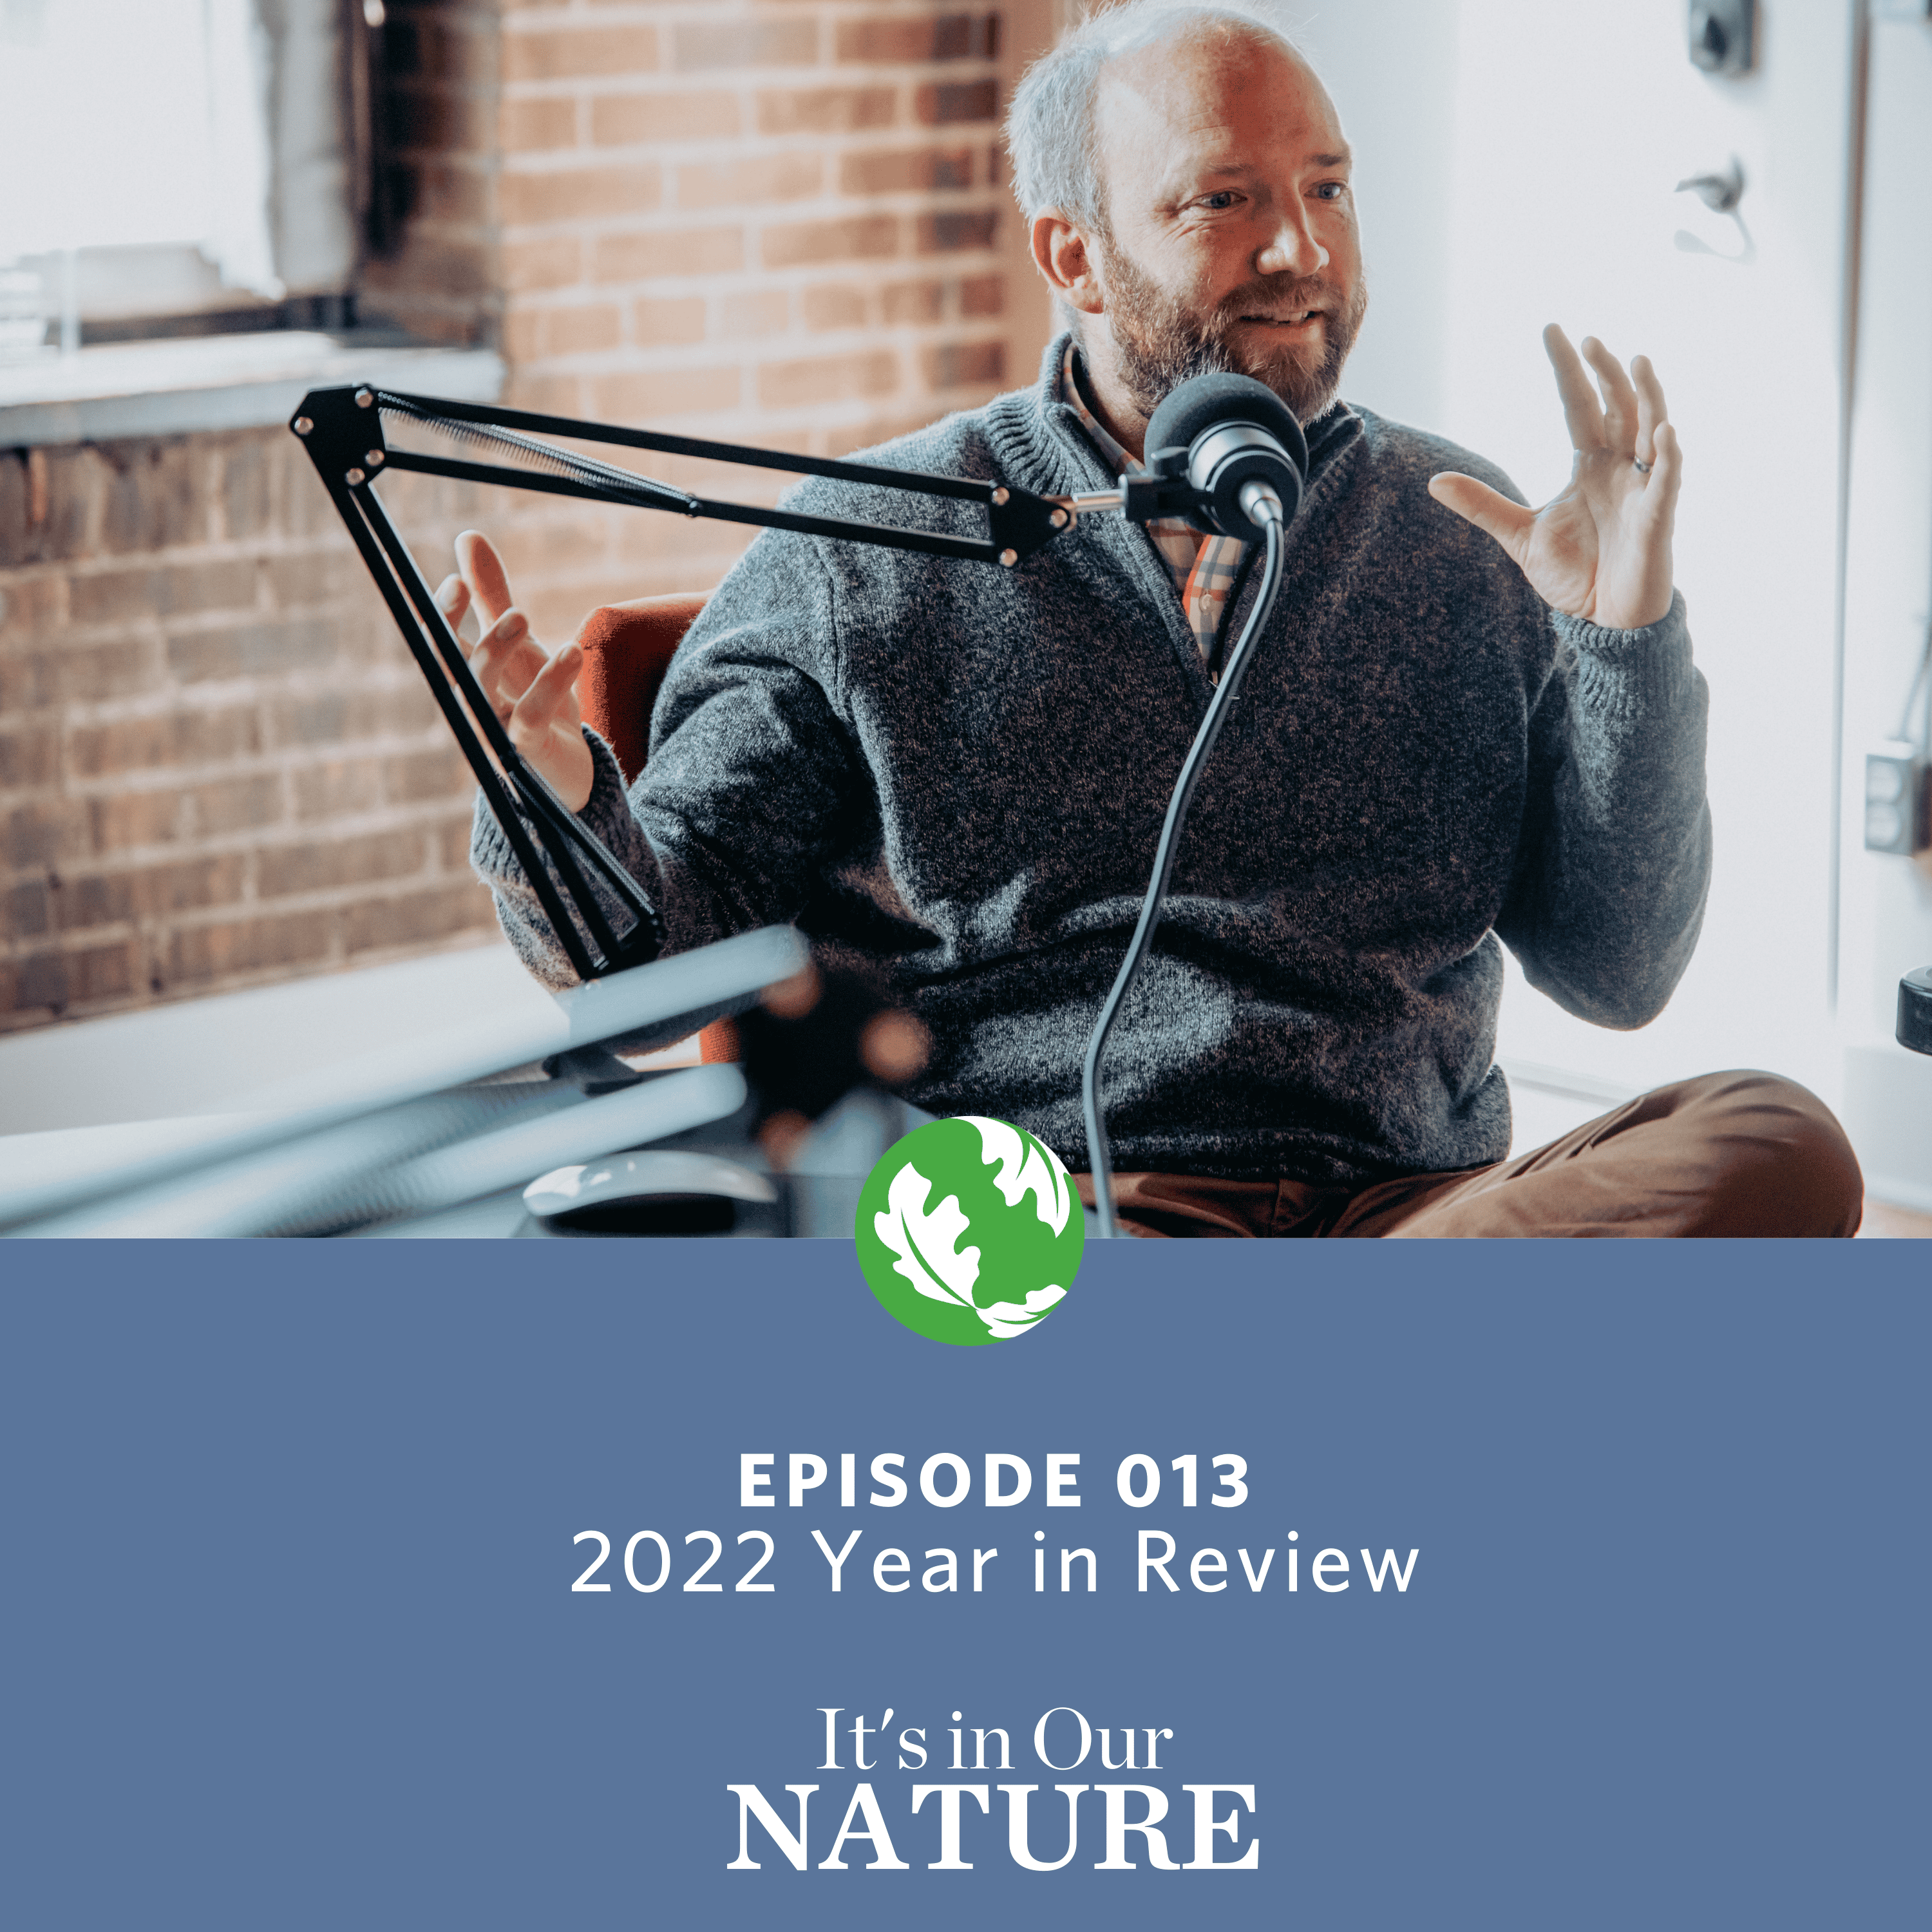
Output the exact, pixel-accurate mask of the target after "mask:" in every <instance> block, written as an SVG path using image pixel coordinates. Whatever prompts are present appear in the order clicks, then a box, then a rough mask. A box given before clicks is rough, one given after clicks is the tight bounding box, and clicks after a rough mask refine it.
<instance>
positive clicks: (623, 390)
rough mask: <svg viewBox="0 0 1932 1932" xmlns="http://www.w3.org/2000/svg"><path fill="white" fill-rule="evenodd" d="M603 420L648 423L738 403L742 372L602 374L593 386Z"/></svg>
mask: <svg viewBox="0 0 1932 1932" xmlns="http://www.w3.org/2000/svg"><path fill="white" fill-rule="evenodd" d="M591 394H592V397H593V398H594V399H595V415H596V416H597V419H598V420H599V421H600V422H603V421H610V422H620V423H624V422H640V423H647V422H651V421H652V420H653V419H655V418H657V417H659V416H693V415H697V414H700V413H711V412H713V411H716V410H734V409H736V407H738V372H737V371H736V369H735V368H731V369H677V370H665V371H663V372H662V373H661V374H651V375H643V374H629V375H622V376H600V377H598V378H597V380H595V383H592V386H591Z"/></svg>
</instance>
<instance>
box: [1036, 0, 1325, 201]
mask: <svg viewBox="0 0 1932 1932" xmlns="http://www.w3.org/2000/svg"><path fill="white" fill-rule="evenodd" d="M1264 5H1265V0H1124V4H1123V5H1119V6H1115V7H1108V8H1106V10H1104V11H1100V12H1094V13H1089V14H1088V17H1086V18H1085V20H1082V22H1081V23H1080V24H1079V26H1077V27H1076V28H1074V29H1073V31H1072V32H1071V33H1070V34H1067V36H1066V37H1065V38H1064V40H1061V43H1060V44H1059V45H1058V46H1057V47H1055V48H1054V49H1052V52H1049V53H1046V54H1043V55H1041V56H1040V58H1039V59H1038V60H1037V61H1035V62H1034V64H1033V65H1032V66H1031V67H1030V68H1028V69H1027V71H1026V72H1025V74H1023V75H1022V76H1021V77H1020V83H1019V86H1018V87H1017V88H1016V89H1014V91H1013V109H1012V111H1011V112H1010V113H1009V114H1008V115H1007V154H1008V156H1009V157H1010V159H1011V161H1012V163H1013V198H1014V199H1015V200H1016V201H1017V202H1019V205H1020V211H1021V212H1022V214H1025V217H1027V219H1028V220H1029V221H1031V220H1032V219H1033V218H1034V216H1035V215H1037V214H1039V213H1040V211H1041V210H1042V209H1043V208H1058V209H1059V210H1060V211H1061V213H1062V214H1064V215H1066V216H1067V217H1068V219H1069V220H1073V221H1075V222H1079V223H1083V224H1085V225H1086V226H1091V227H1094V228H1096V229H1099V230H1100V232H1101V233H1103V234H1104V233H1106V230H1107V210H1106V199H1105V196H1104V195H1103V193H1102V185H1101V181H1100V138H1099V135H1098V133H1097V130H1096V128H1095V125H1094V99H1095V97H1096V96H1097V95H1098V94H1099V92H1100V76H1101V73H1102V71H1103V69H1104V68H1106V66H1107V65H1108V64H1109V62H1112V61H1115V60H1118V59H1119V58H1121V55H1124V54H1130V53H1134V52H1138V51H1139V49H1141V48H1142V47H1148V46H1154V45H1155V44H1156V43H1158V42H1160V41H1162V40H1169V39H1178V37H1181V35H1182V34H1189V33H1196V32H1201V33H1208V34H1214V35H1216V36H1217V37H1220V38H1223V39H1226V40H1253V41H1256V42H1259V43H1263V44H1265V45H1271V46H1279V47H1283V48H1285V49H1286V50H1287V51H1288V52H1290V53H1292V54H1297V55H1298V49H1297V48H1296V46H1295V43H1294V42H1293V41H1292V40H1290V39H1289V37H1288V36H1287V35H1286V34H1284V33H1283V31H1281V29H1280V28H1279V27H1277V26H1276V25H1275V24H1274V22H1273V21H1272V20H1270V19H1269V18H1268V16H1267V14H1266V13H1265V12H1264V11H1263V10H1262V8H1263V6H1264Z"/></svg>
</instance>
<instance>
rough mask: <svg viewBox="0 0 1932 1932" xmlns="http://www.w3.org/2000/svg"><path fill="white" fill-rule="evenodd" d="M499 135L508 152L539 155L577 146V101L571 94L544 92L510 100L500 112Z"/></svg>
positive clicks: (498, 121)
mask: <svg viewBox="0 0 1932 1932" xmlns="http://www.w3.org/2000/svg"><path fill="white" fill-rule="evenodd" d="M496 138H497V139H498V141H499V142H501V144H502V148H503V150H504V151H505V153H506V154H538V153H542V152H544V151H546V150H547V149H549V148H574V147H575V146H576V145H577V103H576V102H575V101H574V100H571V99H570V98H568V96H559V95H540V96H538V98H536V99H535V100H527V101H505V102H504V103H503V104H502V108H501V110H500V111H499V115H498V118H497V123H496Z"/></svg>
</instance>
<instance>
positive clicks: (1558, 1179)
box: [1075, 1073, 1864, 1238]
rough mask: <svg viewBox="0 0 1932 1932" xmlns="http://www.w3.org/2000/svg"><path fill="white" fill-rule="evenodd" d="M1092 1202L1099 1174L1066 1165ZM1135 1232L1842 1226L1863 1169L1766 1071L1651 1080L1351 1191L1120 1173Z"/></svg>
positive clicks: (1847, 1222) (1125, 1213)
mask: <svg viewBox="0 0 1932 1932" xmlns="http://www.w3.org/2000/svg"><path fill="white" fill-rule="evenodd" d="M1075 1178H1076V1181H1077V1182H1078V1184H1079V1189H1080V1198H1081V1199H1082V1200H1083V1201H1085V1202H1086V1203H1087V1205H1088V1206H1089V1207H1090V1208H1091V1206H1092V1205H1094V1185H1093V1181H1092V1179H1091V1177H1090V1176H1088V1175H1084V1174H1082V1175H1076V1177H1075ZM1114 1205H1115V1211H1116V1212H1117V1213H1118V1214H1119V1216H1120V1217H1121V1226H1123V1227H1124V1229H1126V1230H1127V1232H1129V1233H1130V1234H1133V1235H1144V1236H1147V1237H1150V1238H1161V1237H1163V1236H1170V1235H1211V1236H1221V1237H1229V1236H1253V1235H1414V1236H1417V1237H1440V1236H1444V1235H1546V1236H1547V1235H1570V1236H1580V1235H1676V1236H1682V1235H1786V1236H1790V1235H1854V1234H1855V1233H1857V1232H1858V1221H1859V1218H1860V1217H1861V1215H1862V1214H1863V1212H1864V1178H1863V1177H1862V1176H1861V1175H1860V1174H1859V1172H1858V1157H1857V1156H1856V1155H1855V1154H1853V1153H1852V1148H1851V1143H1850V1142H1849V1141H1847V1140H1846V1139H1845V1133H1844V1130H1843V1128H1842V1127H1840V1126H1839V1125H1838V1122H1837V1121H1835V1119H1833V1118H1832V1114H1831V1111H1830V1109H1828V1108H1827V1107H1826V1106H1825V1104H1824V1103H1823V1101H1821V1100H1819V1099H1818V1098H1817V1097H1816V1096H1815V1095H1814V1094H1808V1093H1807V1092H1806V1091H1805V1089H1804V1088H1802V1087H1800V1086H1797V1085H1795V1084H1794V1083H1793V1082H1790V1081H1789V1080H1782V1079H1779V1078H1778V1076H1776V1075H1775V1074H1772V1073H1707V1074H1706V1075H1704V1076H1703V1077H1702V1078H1701V1079H1696V1080H1683V1081H1679V1082H1678V1083H1677V1085H1675V1086H1673V1087H1660V1088H1658V1090H1657V1091H1656V1092H1655V1093H1654V1094H1641V1095H1640V1096H1639V1097H1637V1099H1636V1100H1632V1101H1631V1102H1629V1103H1627V1104H1626V1105H1625V1106H1622V1107H1619V1108H1618V1109H1617V1110H1616V1112H1614V1113H1611V1114H1606V1115H1604V1116H1603V1117H1602V1118H1601V1119H1600V1120H1595V1121H1589V1122H1588V1123H1587V1124H1585V1125H1584V1126H1583V1127H1579V1128H1577V1130H1576V1131H1575V1132H1574V1133H1569V1134H1565V1136H1563V1138H1562V1139H1561V1140H1559V1141H1552V1142H1550V1145H1548V1146H1547V1147H1544V1148H1538V1149H1537V1150H1536V1151H1535V1153H1533V1154H1519V1155H1517V1157H1516V1158H1515V1159H1514V1160H1504V1161H1499V1162H1497V1163H1496V1165H1495V1166H1493V1167H1475V1168H1467V1169H1464V1170H1463V1172H1460V1173H1457V1174H1412V1175H1406V1176H1405V1177H1404V1178H1403V1179H1401V1180H1400V1181H1382V1182H1380V1183H1379V1184H1377V1185H1376V1186H1374V1187H1366V1188H1363V1189H1361V1190H1350V1189H1349V1188H1346V1187H1320V1186H1316V1185H1314V1184H1311V1183H1310V1182H1307V1181H1217V1180H1216V1179H1214V1178H1212V1177H1211V1176H1208V1175H1190V1174H1118V1175H1115V1177H1114Z"/></svg>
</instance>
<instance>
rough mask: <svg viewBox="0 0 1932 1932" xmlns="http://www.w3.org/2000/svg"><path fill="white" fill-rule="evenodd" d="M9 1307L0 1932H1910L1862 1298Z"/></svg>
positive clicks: (1878, 1434) (1883, 1378)
mask: <svg viewBox="0 0 1932 1932" xmlns="http://www.w3.org/2000/svg"><path fill="white" fill-rule="evenodd" d="M7 1264H8V1265H7V1277H6V1283H5V1292H4V1298H0V1309H4V1314H5V1352H4V1360H5V1369H4V1376H5V1382H4V1391H5V1400H4V1415H0V1430H4V1442H5V1459H6V1469H7V1519H8V1520H7V1528H6V1532H5V1555H6V1559H7V1572H8V1577H9V1581H8V1585H7V1593H6V1602H7V1615H6V1619H5V1622H6V1626H7V1646H6V1648H7V1667H6V1668H7V1683H8V1688H7V1697H6V1710H5V1726H4V1728H5V1736H6V1745H5V1761H6V1763H7V1785H8V1789H7V1793H6V1795H5V1818H6V1835H7V1840H8V1841H9V1842H8V1846H7V1852H6V1855H5V1871H4V1875H0V1900H4V1915H5V1918H7V1921H9V1922H10V1923H12V1924H17V1925H20V1926H23V1927H28V1926H30V1927H34V1932H55V1928H64V1927H110V1926H111V1927H127V1926H133V1925H140V1926H142V1927H160V1926H175V1925H179V1926H183V1927H190V1926H191V1927H195V1928H196V1932H218V1929H219V1928H227V1927H236V1928H242V1927H247V1928H250V1932H258V1928H261V1927H277V1928H281V1932H293V1928H306V1927H317V1928H321V1927H328V1928H330V1932H338V1928H341V1927H345V1926H352V1925H353V1926H355V1927H359V1928H372V1927H392V1926H393V1927H411V1928H417V1927H424V1926H427V1925H452V1926H454V1925H461V1926H463V1927H477V1928H481V1927H539V1926H541V1927H550V1926H554V1925H559V1924H571V1923H577V1922H582V1923H585V1924H637V1925H649V1926H653V1927H655V1926H665V1927H670V1926H677V1927H682V1926H703V1927H741V1926H742V1927H752V1926H768V1925H772V1924H782V1925H785V1926H787V1927H815V1926H820V1925H823V1926H828V1927H829V1926H834V1925H837V1926H841V1927H871V1926H878V1927H885V1926H888V1925H890V1926H893V1927H903V1926H915V1927H919V1928H921V1932H927V1928H931V1932H941V1928H946V1927H968V1926H976V1927H977V1926H980V1925H982V1924H987V1923H989V1922H991V1923H1004V1924H1008V1925H1012V1926H1016V1927H1033V1926H1046V1925H1049V1924H1054V1925H1062V1924H1075V1925H1106V1926H1109V1927H1123V1928H1127V1927H1156V1926H1159V1927H1172V1926H1175V1925H1177V1924H1180V1925H1187V1924H1214V1925H1217V1926H1226V1927H1249V1926H1253V1927H1264V1926H1265V1927H1282V1926H1284V1925H1294V1924H1310V1925H1313V1924H1331V1925H1343V1926H1349V1927H1405V1928H1407V1927H1416V1926H1420V1925H1427V1926H1431V1927H1442V1926H1463V1925H1468V1926H1480V1927H1485V1928H1489V1932H1496V1928H1503V1927H1525V1928H1529V1927H1536V1928H1545V1927H1551V1926H1556V1925H1561V1926H1564V1927H1606V1928H1610V1927H1615V1928H1617V1932H1626V1929H1627V1928H1628V1927H1631V1926H1633V1925H1638V1924H1641V1925H1644V1926H1646V1927H1657V1926H1665V1927H1670V1926H1684V1927H1700V1928H1702V1927H1710V1926H1712V1925H1716V1924H1725V1925H1749V1926H1751V1927H1759V1928H1762V1927H1785V1926H1790V1927H1808V1928H1809V1927H1820V1926H1824V1925H1860V1926H1878V1925H1883V1924H1903V1923H1906V1922H1912V1921H1916V1920H1917V1919H1918V1918H1920V1917H1921V1915H1922V1913H1923V1910H1924V1903H1923V1895H1922V1885H1921V1877H1922V1870H1921V1868H1922V1862H1923V1859H1922V1846H1923V1831H1924V1824H1923V1821H1924V1815H1925V1807H1926V1803H1927V1797H1928V1795H1932V1794H1929V1793H1928V1790H1927V1784H1928V1778H1927V1771H1926V1758H1925V1752H1924V1737H1925V1736H1926V1733H1927V1718H1928V1715H1932V1712H1928V1709H1927V1703H1928V1700H1927V1677H1928V1667H1927V1644H1926V1643H1925V1640H1924V1625H1925V1617H1926V1608H1925V1606H1926V1598H1927V1555H1926V1540H1925V1537H1924V1514H1925V1500H1926V1490H1927V1484H1926V1472H1927V1467H1928V1458H1927V1405H1926V1402H1925V1399H1924V1375H1925V1366H1926V1363H1927V1359H1928V1348H1927V1344H1928V1342H1932V1322H1928V1314H1927V1295H1926V1294H1925V1292H1924V1280H1923V1277H1922V1274H1921V1273H1920V1272H1919V1271H1920V1269H1921V1268H1922V1261H1921V1260H1920V1259H1919V1258H1918V1256H1917V1255H1916V1252H1915V1250H1913V1249H1912V1247H1910V1246H1909V1244H1883V1243H1867V1244H1858V1245H1857V1246H1856V1247H1852V1246H1851V1245H1849V1244H1843V1245H1838V1246H1830V1247H1828V1246H1826V1245H1825V1244H1819V1245H1818V1246H1817V1247H1815V1248H1811V1247H1808V1248H1799V1247H1796V1246H1790V1247H1775V1246H1772V1245H1771V1244H1754V1245H1745V1244H1738V1245H1730V1244H1707V1245H1702V1246H1691V1245H1685V1246H1682V1247H1668V1246H1666V1245H1664V1244H1655V1245H1651V1244H1643V1245H1625V1244H1601V1245H1592V1244H1577V1245H1574V1246H1561V1247H1559V1246H1556V1245H1544V1244H1520V1245H1508V1244H1494V1245H1490V1244H1474V1243H1472V1244H1464V1245H1458V1246H1450V1245H1436V1244H1421V1243H1415V1244H1412V1243H1399V1244H1398V1243H1390V1244H1374V1243H1363V1244H1352V1243H1336V1244H1292V1243H1289V1244H1271V1245H1261V1246H1250V1245H1248V1244H1235V1243H1226V1244H1213V1245H1208V1244H1196V1245H1193V1246H1190V1247H1187V1248H1186V1249H1181V1248H1179V1247H1172V1246H1168V1245H1165V1244H1135V1243H1130V1242H1126V1241H1122V1242H1118V1243H1113V1244H1094V1246H1093V1247H1091V1249H1090V1251H1089V1252H1088V1255H1087V1257H1086V1259H1085V1264H1084V1265H1083V1266H1082V1269H1081V1272H1080V1276H1079V1282H1078V1284H1077V1286H1076V1288H1075V1289H1074V1291H1073V1293H1072V1294H1071V1295H1069V1296H1068V1297H1067V1300H1066V1301H1065V1303H1064V1306H1062V1307H1059V1308H1058V1310H1056V1311H1055V1313H1054V1314H1053V1316H1052V1319H1050V1320H1049V1321H1046V1322H1043V1323H1041V1324H1040V1326H1039V1328H1037V1331H1030V1332H1028V1333H1025V1334H1022V1335H1021V1336H1019V1337H1017V1338H1016V1339H1014V1340H1010V1341H1006V1342H1001V1343H999V1344H998V1346H991V1347H975V1348H970V1349H968V1348H953V1347H948V1346H944V1345H943V1344H941V1343H937V1342H934V1341H931V1340H926V1338H925V1337H922V1336H920V1335H919V1334H915V1333H913V1332H912V1331H910V1330H908V1329H907V1328H902V1327H901V1326H900V1325H898V1324H897V1323H896V1322H894V1321H893V1320H892V1319H890V1318H889V1316H887V1315H886V1313H885V1312H884V1310H883V1309H882V1308H881V1307H880V1305H879V1304H878V1303H877V1301H875V1300H874V1298H873V1296H872V1295H871V1292H869V1291H868V1289H867V1288H866V1286H865V1283H864V1282H863V1280H862V1279H861V1277H860V1276H859V1271H858V1268H857V1265H856V1262H855V1259H854V1257H853V1250H852V1247H851V1245H850V1244H849V1243H844V1242H832V1241H816V1242H793V1243H789V1244H775V1243H760V1242H751V1241H739V1242H703V1241H688V1242H676V1241H661V1242H625V1241H605V1242H595V1241H577V1242H571V1241H550V1242H543V1241H519V1242H497V1243H484V1242H478V1243H469V1244H454V1243H452V1244H424V1243H416V1242H395V1243H383V1242H363V1243H354V1244H350V1243H340V1244H310V1245H296V1244H284V1245H277V1246H275V1247H266V1246H261V1245H254V1244H249V1245H242V1244H235V1245H227V1246H217V1245H202V1244H182V1245H178V1246H166V1245H163V1244H136V1243H127V1244H101V1245H98V1246H97V1245H87V1246H77V1245H67V1244H44V1245H32V1244H17V1245H16V1246H14V1247H12V1248H11V1249H10V1250H9V1251H8V1256H7Z"/></svg>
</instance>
